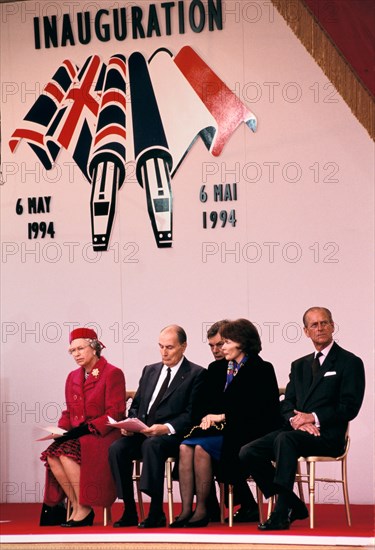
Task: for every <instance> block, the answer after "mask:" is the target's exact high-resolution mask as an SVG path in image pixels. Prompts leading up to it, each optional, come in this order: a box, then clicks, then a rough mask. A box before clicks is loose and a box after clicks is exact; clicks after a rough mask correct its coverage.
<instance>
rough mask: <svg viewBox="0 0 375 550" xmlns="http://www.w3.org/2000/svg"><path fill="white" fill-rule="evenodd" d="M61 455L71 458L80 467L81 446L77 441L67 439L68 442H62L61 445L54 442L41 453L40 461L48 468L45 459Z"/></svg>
mask: <svg viewBox="0 0 375 550" xmlns="http://www.w3.org/2000/svg"><path fill="white" fill-rule="evenodd" d="M62 455H63V456H67V457H69V458H71V459H72V460H74V461H75V462H77V464H79V465H81V444H80V442H79V439H68V441H64V442H63V443H58V441H54V442H53V443H52V445H50V446H49V447H48V448H47V449H46V450H45V451H43V452H42V454H41V456H40V460H42V461H43V462H45V463H46V466H47V467H49V466H48V462H47V457H49V456H53V457H59V456H62Z"/></svg>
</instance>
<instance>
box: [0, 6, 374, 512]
mask: <svg viewBox="0 0 375 550" xmlns="http://www.w3.org/2000/svg"><path fill="white" fill-rule="evenodd" d="M291 9H293V6H292V3H291ZM0 40H1V185H0V193H1V278H2V283H1V317H2V319H1V399H2V419H1V421H2V428H3V429H2V436H1V437H2V439H1V448H2V450H1V453H2V454H1V469H2V470H1V474H2V479H3V480H5V481H4V483H3V484H2V495H1V498H2V500H3V501H14V502H18V501H40V500H41V495H42V492H43V479H44V477H43V474H44V471H43V467H42V465H41V463H40V461H39V453H40V451H41V448H40V444H37V443H35V439H36V438H37V437H38V436H37V434H38V433H39V430H40V427H41V426H45V425H50V424H54V423H56V422H57V420H58V418H59V415H60V414H61V411H62V410H63V408H64V383H65V379H66V376H67V374H68V372H69V371H70V370H72V369H73V368H74V367H75V365H74V362H73V360H72V358H71V357H69V355H68V354H67V348H68V335H69V332H70V331H71V330H73V329H74V328H76V327H78V326H86V327H91V328H94V329H95V330H96V331H97V332H98V335H99V338H100V340H101V341H102V342H103V343H104V344H105V345H106V349H105V350H104V351H105V357H106V358H107V360H108V361H109V362H110V363H113V364H114V365H116V366H118V367H120V368H121V369H122V370H123V371H124V373H125V377H126V382H127V388H128V389H136V387H137V384H138V380H139V377H140V374H141V371H142V369H143V367H144V365H146V364H150V363H154V362H156V361H158V359H159V350H158V335H159V332H160V330H161V329H162V328H163V327H164V326H166V325H168V324H171V323H177V324H179V325H181V326H183V327H184V328H185V330H186V332H187V335H188V347H187V351H186V356H187V357H188V358H189V359H190V360H192V361H194V362H196V363H199V364H201V365H203V366H205V367H206V366H207V365H208V364H209V363H210V362H211V361H212V360H213V358H212V356H211V354H210V350H209V347H208V345H207V338H206V331H207V329H208V328H209V326H210V325H211V324H212V323H213V322H215V321H217V320H219V319H223V318H231V319H235V318H239V317H246V318H248V319H250V320H251V321H252V322H254V324H255V325H256V326H257V328H258V330H259V333H260V336H261V340H262V348H263V349H262V357H263V358H264V359H266V360H268V361H271V362H272V363H273V365H274V367H275V371H276V374H277V378H278V383H279V385H280V386H285V385H286V383H287V381H288V373H289V369H290V363H291V362H292V361H293V360H294V359H296V358H298V357H300V356H302V355H306V354H308V353H310V352H311V351H312V344H311V341H310V340H308V339H306V337H305V335H304V332H303V325H302V315H303V313H304V311H305V310H306V309H307V308H309V307H311V306H325V307H328V308H329V309H330V310H331V311H332V313H333V317H334V320H335V322H336V331H335V339H336V341H338V342H339V343H340V345H342V346H343V347H344V348H346V349H349V350H350V351H352V352H353V353H356V354H357V355H359V356H360V357H362V358H363V360H364V362H365V364H366V368H367V376H368V387H371V381H372V380H373V378H372V377H373V373H372V370H370V369H369V365H370V361H371V358H372V356H371V350H372V344H373V334H374V326H373V313H374V311H373V262H372V260H371V258H372V254H373V244H374V243H373V182H374V167H373V143H372V141H371V139H370V138H369V136H368V134H367V133H366V131H365V130H364V129H363V128H362V127H361V125H360V124H359V122H358V121H357V120H356V118H355V117H354V116H353V115H352V113H351V112H350V110H349V108H348V107H347V106H346V104H345V103H344V101H343V100H342V98H341V97H340V95H339V94H338V92H337V91H336V90H335V88H334V87H333V85H332V84H331V83H330V82H329V81H328V80H327V79H326V77H325V76H324V74H323V73H322V72H321V70H320V69H319V67H318V66H317V65H316V64H315V62H314V60H313V59H312V58H311V57H310V56H309V54H308V53H307V52H306V50H305V49H304V47H303V46H302V45H301V43H300V42H299V41H298V39H297V38H296V37H295V36H294V35H293V33H292V31H291V30H290V28H289V27H288V26H287V25H286V23H285V22H284V21H283V19H282V18H281V17H280V15H279V14H278V12H277V11H276V10H275V8H274V7H273V4H272V2H267V1H263V0H243V1H238V0H176V1H166V2H159V1H157V2H156V1H154V2H152V1H146V0H134V1H127V0H125V1H121V2H106V1H97V2H92V1H84V0H83V1H76V2H52V1H48V0H40V1H33V0H29V1H20V2H13V3H12V2H10V3H5V4H2V5H1V38H0ZM372 411H373V396H372V395H371V392H369V393H368V394H367V395H366V398H365V402H364V405H363V408H362V412H361V414H360V421H358V422H357V421H355V427H353V432H352V434H351V438H352V447H351V461H352V465H351V468H352V470H353V471H356V470H357V469H359V468H360V469H361V472H363V473H365V471H366V470H367V469H368V470H369V469H370V464H371V460H366V461H365V462H363V453H364V452H365V453H366V452H367V451H364V450H363V449H366V448H367V447H366V441H367V438H368V434H369V433H373V428H374V425H373V424H374V420H373V414H372ZM25 443H26V445H27V448H28V449H30V457H29V462H28V467H27V468H25V467H24V465H22V464H21V463H19V462H18V461H15V460H13V458H12V457H14V456H21V455H22V454H23V449H24V448H25ZM367 473H368V475H371V474H370V472H367ZM366 478H367V476H366V475H362V476H361V477H360V479H358V480H357V484H356V487H354V488H353V489H351V493H352V494H351V499H352V502H353V503H354V502H358V503H359V502H369V501H370V500H371V498H372V497H371V494H370V493H371V489H370V488H369V486H368V484H367V483H366V481H365V480H366ZM318 498H319V499H321V501H330V502H331V501H332V502H333V501H335V499H336V500H337V499H340V497H339V496H338V495H334V494H333V493H332V491H331V489H330V488H329V487H326V488H325V489H324V490H323V491H322V493H321V494H320V495H319V496H318Z"/></svg>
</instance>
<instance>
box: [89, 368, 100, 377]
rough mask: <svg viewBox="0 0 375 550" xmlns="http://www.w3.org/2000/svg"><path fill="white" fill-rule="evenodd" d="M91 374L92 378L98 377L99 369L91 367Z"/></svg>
mask: <svg viewBox="0 0 375 550" xmlns="http://www.w3.org/2000/svg"><path fill="white" fill-rule="evenodd" d="M91 374H92V375H93V376H94V378H98V376H99V369H92V371H91Z"/></svg>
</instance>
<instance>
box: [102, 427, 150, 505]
mask: <svg viewBox="0 0 375 550" xmlns="http://www.w3.org/2000/svg"><path fill="white" fill-rule="evenodd" d="M143 441H144V436H139V435H138V434H136V435H134V436H131V437H126V436H125V437H122V438H121V439H119V440H117V441H115V442H114V443H112V445H111V446H110V448H109V464H110V467H111V472H112V475H113V478H114V480H115V483H116V491H117V496H118V497H119V498H121V499H123V501H124V504H125V506H126V510H127V511H130V512H132V511H134V512H135V510H136V507H135V500H134V487H133V479H132V475H133V460H135V459H137V458H140V447H141V444H142V442H143Z"/></svg>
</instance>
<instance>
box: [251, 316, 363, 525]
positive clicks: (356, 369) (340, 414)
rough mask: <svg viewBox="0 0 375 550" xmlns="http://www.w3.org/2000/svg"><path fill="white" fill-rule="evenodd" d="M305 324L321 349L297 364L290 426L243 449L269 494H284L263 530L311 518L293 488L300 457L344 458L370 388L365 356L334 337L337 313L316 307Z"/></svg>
mask: <svg viewBox="0 0 375 550" xmlns="http://www.w3.org/2000/svg"><path fill="white" fill-rule="evenodd" d="M303 323H304V331H305V334H306V336H307V337H308V338H311V340H312V342H313V344H314V347H315V349H316V352H315V353H312V354H310V355H306V356H305V357H302V358H300V359H297V360H296V361H294V362H293V363H292V367H291V372H290V375H289V383H288V385H287V387H286V393H285V400H284V401H283V402H282V405H281V409H282V415H283V418H284V427H283V428H282V429H281V430H277V431H275V432H271V433H270V434H268V435H266V436H264V437H262V438H260V439H257V440H255V441H253V442H251V443H249V444H247V445H245V446H244V447H242V449H241V451H240V461H241V464H242V467H243V470H244V472H245V473H246V474H251V475H252V477H253V478H254V479H255V481H256V483H257V485H258V486H259V487H260V489H261V491H262V492H263V494H264V495H265V496H266V497H267V498H268V497H270V496H273V495H276V494H277V495H278V498H277V502H276V506H275V509H274V511H273V512H272V514H271V516H270V518H269V519H268V520H267V521H266V522H265V523H262V524H260V525H258V528H259V529H260V530H263V531H269V530H281V529H288V528H289V526H290V523H291V522H293V521H294V520H296V519H305V518H307V517H308V511H307V508H306V506H305V505H304V503H303V502H302V501H301V500H300V499H299V498H298V497H297V495H296V494H295V493H294V492H293V485H294V480H295V475H296V471H297V461H298V457H300V456H309V455H328V456H339V455H340V454H341V453H342V452H343V449H344V446H345V434H346V430H347V427H348V422H349V421H350V420H353V418H355V417H356V416H357V414H358V412H359V409H360V407H361V404H362V400H363V395H364V390H365V372H364V366H363V362H362V360H361V359H360V358H359V357H356V356H355V355H354V354H353V353H350V352H349V351H346V350H344V349H343V348H341V347H340V346H338V345H337V344H336V343H335V342H334V341H333V338H332V335H333V332H334V323H333V319H332V315H331V312H330V311H329V310H328V309H326V308H323V307H312V308H310V309H308V310H307V311H306V313H305V314H304V316H303ZM271 461H274V462H276V466H275V467H274V466H273V464H272V462H271Z"/></svg>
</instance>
